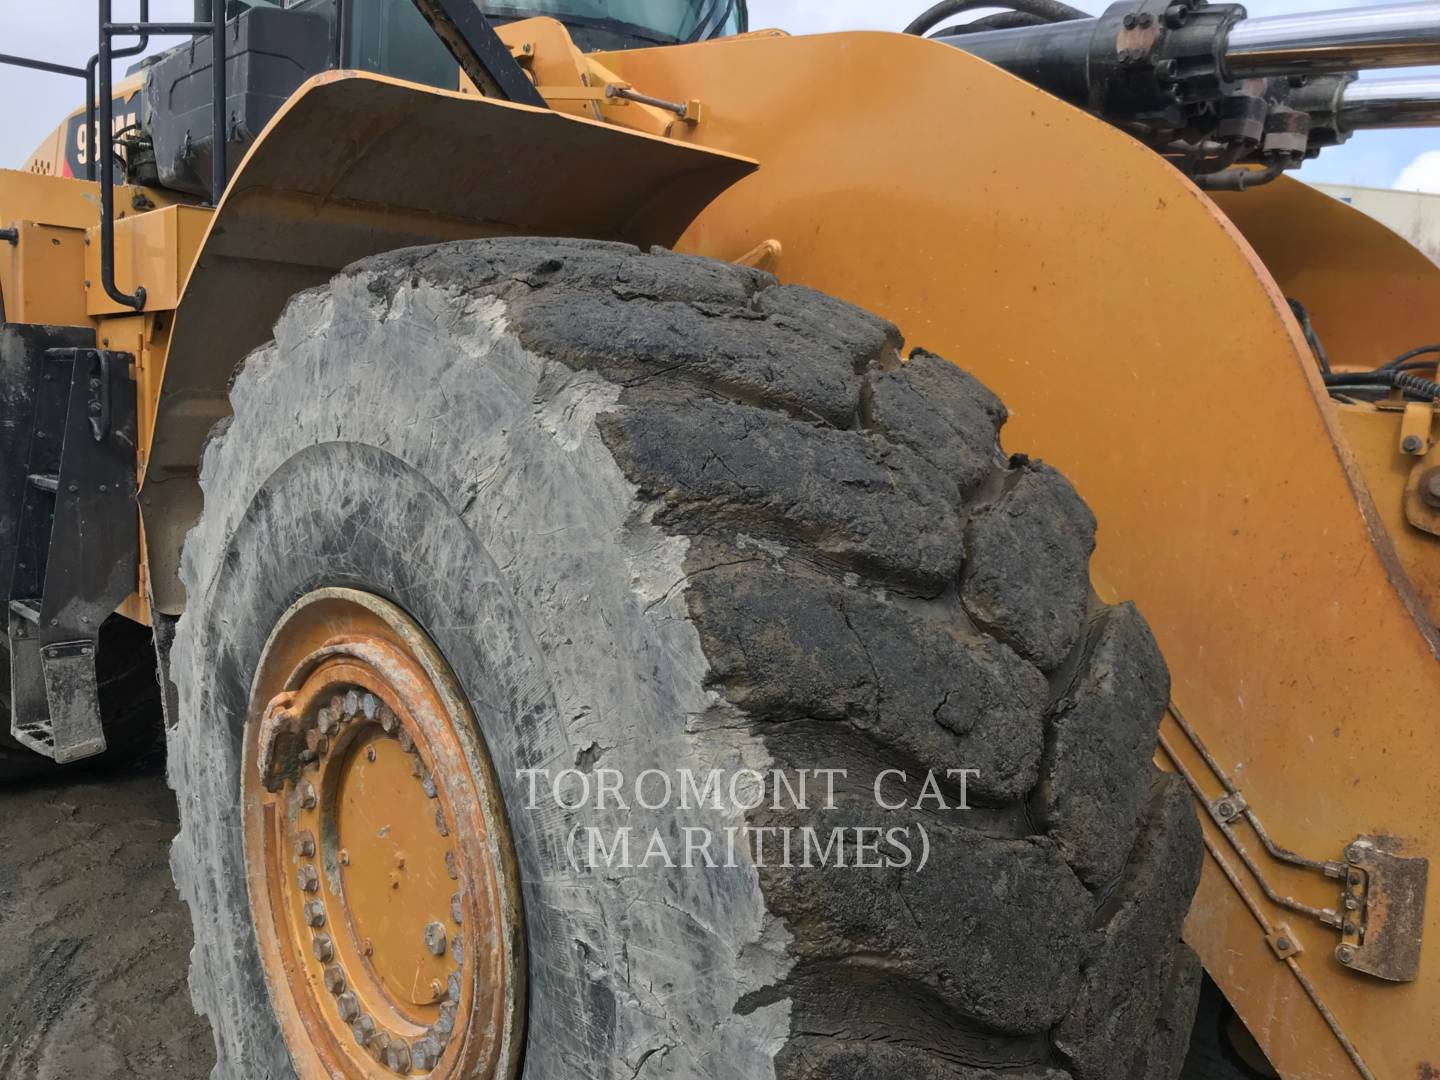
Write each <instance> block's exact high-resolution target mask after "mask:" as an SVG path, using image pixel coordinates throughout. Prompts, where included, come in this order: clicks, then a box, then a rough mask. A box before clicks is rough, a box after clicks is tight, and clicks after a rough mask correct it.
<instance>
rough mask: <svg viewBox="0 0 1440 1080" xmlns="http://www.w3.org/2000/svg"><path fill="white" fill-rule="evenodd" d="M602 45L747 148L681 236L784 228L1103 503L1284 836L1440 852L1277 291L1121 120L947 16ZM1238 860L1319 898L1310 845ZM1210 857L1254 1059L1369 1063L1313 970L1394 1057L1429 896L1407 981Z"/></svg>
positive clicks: (1420, 658) (1300, 1069) (1354, 477)
mask: <svg viewBox="0 0 1440 1080" xmlns="http://www.w3.org/2000/svg"><path fill="white" fill-rule="evenodd" d="M601 59H602V62H603V63H605V64H606V65H607V66H609V67H611V68H613V69H614V70H615V71H617V72H618V73H619V74H620V75H621V76H622V77H623V78H625V79H626V80H627V81H629V82H631V83H632V84H633V85H634V86H635V87H636V88H637V89H640V90H642V91H644V92H646V93H649V94H654V95H657V96H660V97H665V98H670V99H676V100H681V99H688V98H700V99H702V100H704V101H705V102H706V106H707V119H706V121H705V122H704V123H702V124H701V125H700V126H699V127H698V129H697V130H696V131H695V132H694V133H693V135H688V136H683V135H682V136H681V137H689V138H694V139H697V140H703V141H704V142H706V143H707V144H708V145H713V146H717V147H720V148H722V149H727V150H732V151H735V152H739V153H744V154H749V155H752V156H755V157H757V158H759V159H760V160H761V162H762V167H761V169H760V170H759V171H758V172H756V173H755V174H754V175H753V176H751V177H748V178H746V179H744V180H742V181H741V182H739V183H738V184H736V185H735V187H733V188H732V189H730V190H729V191H727V192H726V193H725V194H724V195H722V196H721V197H720V198H719V199H717V200H716V202H715V203H714V204H713V205H712V206H711V207H710V208H709V209H708V210H707V211H706V212H705V213H704V214H703V215H702V216H701V217H700V219H699V220H698V221H697V222H696V224H695V225H694V226H693V227H692V228H691V229H690V230H689V231H688V232H687V233H686V235H685V237H684V239H683V240H682V243H681V246H682V248H684V249H687V250H692V251H698V252H703V253H706V254H710V255H716V256H720V257H725V258H736V257H738V256H740V255H742V254H743V253H745V252H747V251H751V250H753V249H755V248H756V246H757V245H759V244H761V243H763V242H764V241H766V240H769V239H774V240H777V241H778V242H779V243H780V245H781V249H782V252H783V254H782V255H781V257H780V258H779V260H778V262H776V264H775V269H776V271H777V272H778V274H779V275H780V276H781V277H782V278H784V279H786V280H790V281H797V282H803V283H806V284H810V285H813V286H815V287H817V288H821V289H825V290H828V291H831V292H834V293H837V294H839V295H841V296H843V297H845V298H847V299H850V300H852V301H854V302H856V303H858V304H861V305H863V306H865V307H869V308H872V309H874V310H877V311H879V312H881V313H883V314H885V315H887V316H889V317H890V318H892V319H894V320H896V322H897V323H898V324H899V325H900V326H901V328H902V329H903V330H904V332H905V333H906V335H907V338H908V340H909V341H910V342H911V344H913V345H921V346H925V347H927V348H930V349H933V350H935V351H938V352H940V353H942V354H943V355H946V356H948V357H950V358H951V359H952V360H954V361H956V362H957V363H960V364H962V365H964V366H966V367H968V368H970V369H971V370H972V371H974V372H975V373H976V374H977V375H978V376H979V377H981V378H982V379H984V380H985V381H986V382H987V383H989V384H990V385H991V386H992V387H994V388H995V389H996V390H997V391H998V392H999V393H1000V394H1001V395H1002V396H1003V397H1004V398H1005V400H1006V401H1007V402H1008V404H1009V405H1010V408H1011V410H1012V419H1011V422H1010V425H1009V427H1008V429H1007V432H1006V439H1007V443H1008V445H1010V446H1012V447H1015V448H1017V449H1023V450H1026V451H1030V452H1035V453H1038V454H1041V455H1043V456H1044V457H1045V458H1046V459H1047V460H1050V461H1052V462H1054V463H1055V464H1056V465H1057V466H1059V467H1061V468H1062V469H1064V470H1066V472H1067V473H1068V474H1069V475H1070V476H1071V478H1072V479H1073V480H1074V481H1075V482H1076V484H1077V485H1078V487H1079V488H1080V490H1081V492H1082V493H1083V494H1084V496H1085V497H1086V498H1087V499H1088V500H1089V501H1090V504H1091V505H1092V506H1093V507H1094V508H1095V510H1096V512H1097V514H1098V516H1099V520H1100V537H1099V548H1098V550H1097V552H1096V556H1095V561H1094V568H1095V571H1096V574H1097V577H1098V579H1099V580H1100V581H1101V582H1102V583H1103V586H1104V589H1105V591H1106V593H1107V595H1108V597H1109V598H1131V599H1134V600H1136V601H1137V602H1138V603H1139V604H1140V606H1141V608H1142V610H1143V611H1144V612H1145V613H1146V615H1147V617H1148V618H1149V619H1150V621H1151V623H1152V625H1153V626H1154V627H1155V630H1156V632H1157V635H1158V637H1159V639H1160V641H1161V644H1162V645H1163V647H1164V648H1165V651H1166V654H1167V656H1168V658H1169V661H1170V665H1171V670H1172V672H1173V675H1174V696H1175V700H1176V702H1177V703H1178V704H1179V705H1180V707H1181V708H1182V709H1183V710H1184V712H1185V715H1186V716H1187V717H1188V719H1189V720H1190V722H1191V723H1192V725H1193V726H1194V727H1195V728H1196V729H1197V730H1198V731H1199V732H1200V734H1201V735H1202V736H1203V738H1204V739H1205V741H1206V742H1207V743H1208V745H1209V746H1210V748H1211V749H1212V750H1213V752H1214V754H1215V756H1216V759H1217V761H1218V763H1219V764H1221V765H1222V766H1223V767H1224V768H1225V769H1226V770H1227V771H1228V772H1229V773H1230V774H1231V775H1232V776H1234V777H1236V778H1237V779H1238V782H1239V784H1240V785H1241V788H1242V790H1243V792H1244V794H1245V796H1246V797H1247V798H1248V800H1249V803H1250V805H1251V806H1252V807H1254V808H1255V809H1256V810H1257V812H1258V813H1259V815H1260V816H1261V818H1262V819H1263V821H1264V822H1265V824H1266V826H1267V827H1268V829H1269V831H1270V832H1271V833H1272V834H1273V835H1274V837H1275V839H1276V840H1277V842H1279V843H1281V844H1284V845H1285V846H1287V847H1289V848H1292V849H1295V850H1298V851H1301V852H1303V853H1305V854H1307V855H1311V856H1315V857H1323V858H1326V859H1335V858H1337V857H1339V856H1340V854H1341V851H1342V850H1343V848H1344V845H1345V844H1346V843H1347V842H1348V841H1349V840H1351V839H1352V838H1353V837H1355V836H1356V835H1357V834H1359V833H1362V832H1373V833H1384V834H1388V835H1389V836H1391V837H1394V838H1395V839H1396V842H1398V843H1401V844H1403V845H1404V846H1405V848H1406V849H1407V850H1408V851H1409V852H1412V853H1416V854H1424V855H1429V856H1430V857H1432V858H1433V857H1434V856H1435V855H1436V854H1437V853H1440V819H1437V817H1436V815H1434V814H1431V813H1429V812H1428V808H1429V806H1430V805H1431V804H1432V802H1433V793H1434V791H1435V790H1436V788H1437V786H1440V762H1437V755H1435V754H1434V745H1435V725H1436V722H1437V721H1436V714H1437V708H1436V706H1437V704H1440V666H1437V664H1436V663H1435V652H1434V646H1435V641H1434V637H1433V631H1432V630H1431V628H1430V627H1429V626H1428V620H1426V625H1424V626H1422V625H1421V623H1420V621H1417V619H1416V618H1415V615H1416V614H1417V613H1418V612H1419V611H1420V605H1419V602H1418V600H1417V598H1416V597H1415V596H1413V595H1405V594H1404V593H1403V592H1402V591H1400V590H1397V589H1396V588H1395V587H1394V586H1393V585H1392V582H1391V579H1390V576H1389V574H1388V569H1389V567H1390V566H1391V565H1393V564H1394V558H1393V554H1392V552H1391V551H1390V550H1389V547H1388V544H1387V543H1386V542H1385V541H1384V539H1383V529H1382V525H1381V521H1380V519H1379V517H1378V515H1377V514H1376V512H1375V510H1374V507H1373V506H1372V505H1371V503H1370V501H1369V497H1368V495H1367V493H1366V489H1365V484H1364V480H1363V476H1362V474H1361V471H1360V470H1359V468H1358V467H1357V466H1356V464H1355V463H1354V461H1353V460H1352V458H1351V453H1350V451H1349V450H1348V449H1347V448H1346V447H1345V445H1344V444H1343V442H1342V441H1340V439H1339V437H1338V431H1337V428H1336V424H1335V420H1334V417H1333V415H1332V413H1331V410H1330V407H1329V404H1328V400H1327V398H1326V396H1325V394H1324V392H1323V390H1322V389H1321V387H1320V386H1319V384H1318V379H1317V377H1316V374H1315V371H1314V364H1313V361H1312V360H1311V358H1310V357H1309V355H1308V350H1307V348H1306V346H1305V344H1304V342H1303V340H1302V339H1301V338H1300V337H1299V335H1298V329H1297V327H1296V326H1295V325H1294V322H1293V320H1292V319H1291V318H1290V316H1289V314H1288V311H1287V309H1286V307H1285V304H1284V299H1283V297H1282V295H1281V293H1280V291H1279V290H1278V289H1277V288H1276V287H1275V284H1274V282H1273V280H1272V279H1271V276H1270V274H1269V273H1268V272H1267V271H1266V269H1265V267H1264V266H1263V265H1262V264H1261V262H1260V260H1259V259H1258V258H1257V257H1256V256H1255V254H1254V252H1253V251H1252V250H1251V248H1250V247H1249V245H1248V244H1247V243H1246V242H1245V241H1244V239H1243V238H1242V237H1241V236H1240V235H1239V233H1238V232H1237V231H1236V230H1235V228H1234V227H1233V226H1232V225H1231V224H1230V222H1229V221H1228V220H1227V219H1225V218H1224V217H1223V216H1222V215H1220V214H1219V213H1218V211H1217V210H1216V208H1215V205H1214V203H1212V202H1211V201H1210V200H1209V199H1208V198H1206V197H1205V196H1203V195H1201V194H1200V193H1199V192H1198V191H1196V190H1195V189H1194V188H1193V187H1192V186H1191V185H1190V184H1189V183H1188V182H1186V181H1185V180H1184V179H1183V178H1181V177H1180V176H1179V174H1178V173H1177V172H1176V171H1175V170H1174V169H1173V168H1172V167H1170V166H1169V165H1167V164H1166V163H1164V162H1163V161H1161V160H1160V159H1159V158H1157V157H1156V156H1155V155H1154V154H1153V153H1152V152H1151V151H1149V150H1146V149H1145V148H1143V147H1142V146H1140V145H1139V144H1138V143H1135V142H1134V141H1132V140H1130V139H1129V138H1128V137H1126V136H1125V135H1123V134H1121V133H1120V132H1118V131H1115V130H1113V129H1111V128H1109V127H1106V126H1105V125H1103V124H1101V123H1099V122H1097V121H1095V120H1093V119H1091V118H1089V117H1087V116H1084V115H1082V114H1080V113H1078V112H1077V111H1075V110H1073V109H1070V108H1068V107H1066V106H1064V105H1062V104H1060V103H1059V102H1056V101H1054V100H1052V99H1050V98H1047V97H1045V96H1044V95H1042V94H1040V93H1038V92H1036V91H1035V90H1033V89H1032V88H1030V87H1028V86H1026V85H1025V84H1023V83H1021V82H1019V81H1018V80H1015V79H1013V78H1011V77H1009V76H1007V75H1005V74H1003V73H1000V72H998V71H996V70H995V69H993V68H991V67H989V66H987V65H985V64H984V63H982V62H980V61H976V60H974V59H972V58H970V57H968V56H965V55H964V54H961V53H959V52H957V51H955V50H952V49H948V48H947V47H945V46H943V45H940V44H937V43H932V42H925V41H920V40H916V39H913V38H903V37H899V36H894V35H881V34H843V35H834V36H826V37H816V38H797V39H785V38H777V37H752V38H748V39H739V40H733V41H722V42H716V43H713V44H706V45H699V46H689V47H684V48H676V49H657V50H650V51H645V52H635V53H625V54H606V55H605V56H603V57H602V58H601ZM1337 332H1338V331H1337ZM1387 347H1388V346H1387ZM1212 835H1218V834H1212ZM1241 835H1242V836H1245V833H1244V831H1243V830H1242V831H1241ZM1220 842H1224V843H1226V844H1228V843H1229V842H1228V841H1224V840H1223V838H1221V841H1220ZM1246 843H1247V844H1248V845H1250V846H1253V847H1255V848H1257V849H1258V847H1259V844H1258V841H1257V840H1256V838H1255V837H1254V836H1253V835H1249V836H1246ZM1219 850H1220V851H1221V852H1222V854H1224V855H1225V856H1226V857H1227V858H1231V859H1233V858H1234V856H1233V853H1230V852H1229V851H1228V849H1225V848H1221V849H1219ZM1260 869H1261V871H1262V873H1263V874H1264V875H1265V876H1266V878H1267V880H1269V881H1270V882H1271V884H1272V887H1273V888H1275V889H1277V890H1278V891H1280V892H1283V893H1286V894H1289V895H1292V896H1294V897H1297V898H1299V899H1301V900H1304V901H1305V902H1308V903H1313V904H1316V905H1325V906H1333V905H1335V904H1336V903H1337V902H1338V897H1339V893H1338V888H1337V886H1336V884H1335V882H1333V881H1330V880H1328V879H1325V878H1323V877H1321V876H1320V875H1318V874H1316V873H1314V872H1311V871H1304V870H1300V869H1297V868H1287V867H1285V866H1282V865H1281V864H1279V863H1277V862H1275V861H1274V860H1273V859H1270V858H1269V857H1268V856H1267V857H1265V858H1264V859H1262V861H1261V862H1260ZM1217 873H1218V863H1216V862H1215V861H1214V860H1213V858H1212V861H1211V864H1210V869H1209V870H1207V874H1206V879H1205V881H1206V884H1205V887H1204V889H1203V890H1202V893H1201V898H1200V904H1201V906H1200V908H1199V909H1197V916H1196V918H1195V919H1193V920H1192V923H1191V938H1192V940H1193V943H1194V944H1195V945H1196V947H1197V948H1198V949H1199V951H1200V952H1201V954H1202V956H1203V958H1204V960H1205V962H1206V965H1207V967H1208V968H1209V969H1210V970H1211V971H1212V972H1213V973H1214V974H1215V975H1216V977H1217V978H1218V980H1219V981H1220V983H1221V984H1222V986H1223V987H1224V988H1225V990H1226V992H1227V994H1229V995H1230V996H1231V997H1232V999H1233V1000H1234V1001H1235V1003H1236V1005H1237V1006H1238V1008H1239V1010H1240V1012H1241V1014H1242V1016H1243V1017H1244V1018H1245V1020H1246V1022H1247V1023H1249V1024H1250V1025H1252V1027H1253V1028H1254V1029H1255V1031H1256V1034H1257V1035H1258V1036H1259V1038H1260V1039H1261V1041H1262V1043H1263V1044H1264V1045H1265V1047H1266V1049H1267V1052H1269V1053H1270V1054H1271V1056H1272V1058H1273V1059H1274V1060H1275V1062H1276V1064H1277V1065H1278V1066H1280V1067H1281V1069H1282V1070H1284V1071H1285V1072H1286V1073H1287V1074H1288V1075H1291V1076H1300V1077H1306V1078H1326V1077H1341V1076H1355V1075H1360V1072H1359V1068H1358V1067H1357V1066H1355V1065H1354V1064H1353V1063H1352V1062H1351V1061H1350V1060H1349V1058H1348V1057H1347V1055H1346V1054H1345V1052H1344V1050H1343V1049H1342V1048H1341V1044H1340V1041H1339V1038H1340V1037H1339V1036H1337V1035H1336V1034H1335V1031H1334V1030H1332V1028H1331V1027H1330V1025H1329V1024H1328V1023H1326V1021H1325V1020H1324V1017H1323V1015H1322V1014H1321V1012H1320V1011H1319V1009H1318V1008H1317V1006H1316V1005H1315V1004H1314V1002H1312V1001H1311V999H1310V998H1309V996H1308V995H1307V992H1306V989H1305V986H1306V985H1307V984H1308V985H1309V986H1311V987H1313V988H1314V990H1315V993H1316V996H1317V998H1318V999H1319V1000H1320V1001H1322V1002H1323V1004H1324V1006H1325V1007H1326V1008H1328V1009H1329V1010H1330V1011H1331V1012H1332V1013H1333V1016H1334V1018H1335V1028H1336V1029H1338V1031H1339V1032H1340V1033H1341V1034H1342V1035H1343V1036H1344V1037H1347V1038H1350V1039H1353V1040H1354V1043H1355V1045H1356V1047H1357V1054H1358V1055H1359V1056H1360V1058H1361V1060H1363V1061H1364V1062H1365V1063H1367V1067H1368V1068H1369V1070H1371V1071H1372V1072H1373V1073H1374V1075H1376V1076H1382V1077H1390V1076H1414V1075H1416V1070H1417V1068H1419V1065H1420V1062H1421V1061H1422V1060H1425V1059H1426V1057H1427V1055H1432V1053H1433V1049H1434V1048H1435V1047H1440V977H1437V973H1440V904H1431V905H1430V908H1429V911H1428V923H1427V933H1426V937H1425V948H1424V954H1423V957H1422V968H1421V970H1422V977H1421V979H1420V980H1419V981H1417V982H1414V983H1406V984H1385V983H1381V982H1379V981H1378V980H1374V979H1371V978H1369V977H1365V976H1359V975H1356V974H1355V973H1353V972H1350V971H1348V970H1346V969H1345V968H1344V967H1342V966H1341V965H1340V964H1339V963H1338V962H1337V961H1336V959H1335V957H1334V949H1335V947H1336V945H1337V944H1338V942H1339V936H1338V934H1337V933H1336V931H1334V930H1332V929H1331V928H1329V927H1327V926H1323V925H1320V924H1319V923H1317V922H1314V921H1311V920H1308V919H1307V918H1305V917H1303V916H1301V915H1299V914H1297V913H1295V912H1292V911H1288V910H1286V909H1284V908H1282V907H1280V906H1278V905H1275V904H1273V903H1271V902H1270V901H1269V900H1267V899H1265V897H1264V896H1263V894H1262V893H1261V890H1260V887H1259V884H1258V882H1257V881H1256V880H1254V879H1253V878H1252V877H1250V876H1240V877H1239V878H1238V882H1237V884H1233V885H1232V884H1231V883H1230V881H1229V880H1228V879H1226V878H1224V877H1223V876H1221V877H1219V878H1218V879H1217ZM1240 874H1241V875H1248V872H1247V871H1244V870H1243V868H1242V869H1241V871H1240ZM1257 897H1258V899H1256V898H1257ZM1246 898H1249V899H1251V900H1252V901H1253V902H1254V903H1255V904H1256V910H1257V911H1258V912H1259V913H1260V916H1261V917H1262V918H1263V919H1264V920H1265V921H1266V923H1268V924H1276V923H1280V922H1287V923H1289V924H1290V925H1291V926H1292V927H1293V930H1294V933H1295V936H1296V937H1297V939H1298V944H1299V945H1300V946H1302V948H1303V951H1302V952H1301V953H1300V954H1299V955H1298V956H1296V957H1292V958H1291V959H1290V960H1281V959H1278V958H1277V956H1276V955H1275V953H1273V952H1272V951H1271V949H1270V947H1269V946H1268V945H1267V944H1266V942H1265V937H1264V930H1263V927H1262V923H1261V920H1260V919H1257V918H1256V916H1255V915H1253V914H1252V913H1251V912H1250V911H1249V910H1248V909H1247V907H1246V906H1245V903H1244V900H1245V899H1246ZM1302 980H1303V982H1302Z"/></svg>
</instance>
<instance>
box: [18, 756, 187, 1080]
mask: <svg viewBox="0 0 1440 1080" xmlns="http://www.w3.org/2000/svg"><path fill="white" fill-rule="evenodd" d="M175 830H176V813H175V797H174V794H173V793H172V792H171V791H170V789H169V788H168V787H166V786H165V776H164V771H163V766H162V764H161V761H160V759H159V757H158V756H157V757H156V758H155V759H154V760H152V761H149V762H146V763H144V764H142V765H140V766H135V765H131V766H129V767H127V768H126V769H124V770H123V771H120V772H114V771H110V772H103V771H84V772H67V773H66V774H65V775H64V779H53V778H52V779H48V780H44V781H40V782H32V783H29V784H22V785H18V786H6V787H3V788H0V1076H3V1077H7V1078H10V1077H14V1078H17V1080H19V1078H24V1080H81V1078H83V1080H108V1078H110V1077H137V1076H144V1077H183V1078H192V1077H193V1078H199V1077H204V1076H207V1075H208V1074H209V1072H210V1068H211V1065H212V1064H213V1062H214V1049H213V1044H212V1043H211V1040H210V1029H209V1026H208V1025H207V1024H206V1022H205V1021H204V1020H203V1019H202V1018H200V1017H198V1016H196V1015H195V1012H194V1010H193V1009H191V1007H190V993H189V989H188V987H187V986H186V982H185V973H186V968H187V965H188V958H189V952H190V944H191V934H190V919H189V915H188V914H187V913H186V910H185V907H184V905H183V904H181V903H180V900H179V898H178V897H177V896H176V895H175V888H174V886H173V885H172V884H171V881H170V867H169V863H168V859H169V852H170V839H171V837H173V836H174V835H175Z"/></svg>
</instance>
